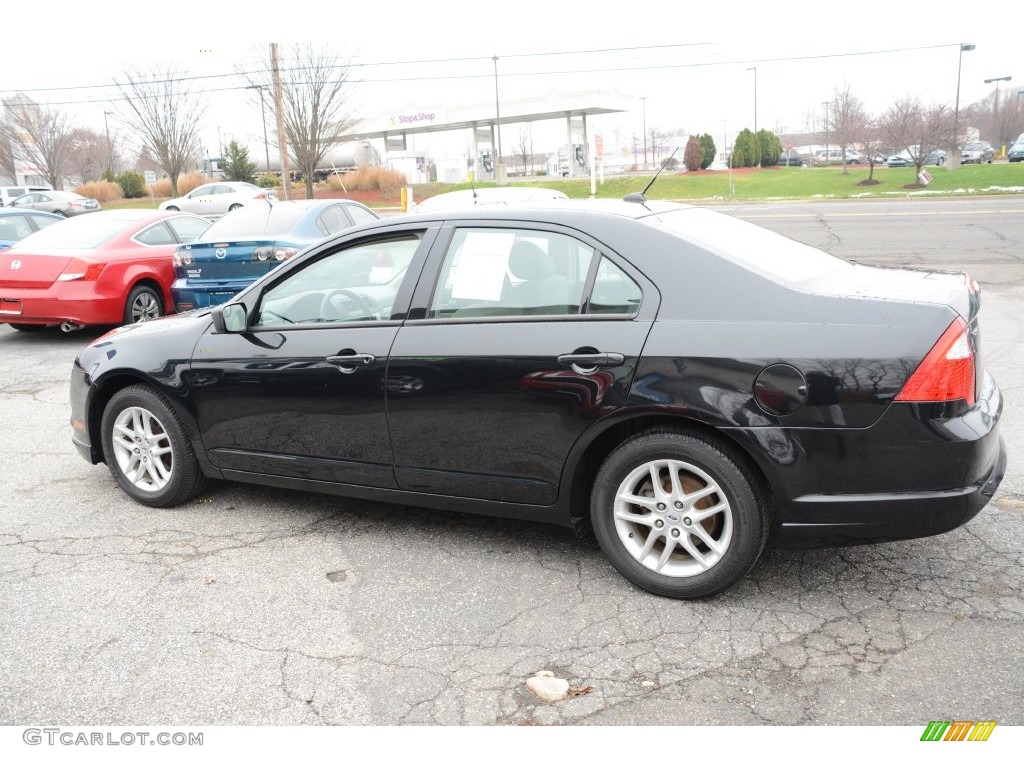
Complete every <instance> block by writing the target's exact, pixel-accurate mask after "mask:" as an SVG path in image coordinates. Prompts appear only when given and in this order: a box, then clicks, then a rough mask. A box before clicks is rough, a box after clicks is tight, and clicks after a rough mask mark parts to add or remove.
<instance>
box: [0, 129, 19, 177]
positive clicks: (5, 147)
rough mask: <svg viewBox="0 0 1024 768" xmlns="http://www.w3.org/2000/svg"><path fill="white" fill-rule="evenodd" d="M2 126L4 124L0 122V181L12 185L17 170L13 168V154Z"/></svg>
mask: <svg viewBox="0 0 1024 768" xmlns="http://www.w3.org/2000/svg"><path fill="white" fill-rule="evenodd" d="M4 125H5V123H2V122H0V179H3V178H7V179H9V180H10V181H11V183H14V182H15V181H17V168H15V167H14V153H13V152H12V151H11V142H10V140H8V139H7V134H6V132H5V130H4Z"/></svg>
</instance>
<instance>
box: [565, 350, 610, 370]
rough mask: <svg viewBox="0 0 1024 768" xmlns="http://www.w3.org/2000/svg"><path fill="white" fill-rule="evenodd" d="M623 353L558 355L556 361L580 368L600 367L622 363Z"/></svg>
mask: <svg viewBox="0 0 1024 768" xmlns="http://www.w3.org/2000/svg"><path fill="white" fill-rule="evenodd" d="M625 359H626V357H625V355H622V354H619V353H618V352H591V353H582V354H575V353H574V354H571V355H559V356H558V362H560V363H561V364H562V365H575V366H578V367H580V368H601V367H606V366H609V365H622V361H623V360H625Z"/></svg>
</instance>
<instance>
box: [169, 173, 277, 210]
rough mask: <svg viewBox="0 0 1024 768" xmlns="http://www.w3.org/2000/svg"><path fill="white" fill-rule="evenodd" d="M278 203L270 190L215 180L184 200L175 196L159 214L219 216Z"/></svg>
mask: <svg viewBox="0 0 1024 768" xmlns="http://www.w3.org/2000/svg"><path fill="white" fill-rule="evenodd" d="M268 199H269V200H270V201H271V202H274V201H276V200H277V193H276V192H275V191H274V190H272V189H261V188H260V187H257V186H256V185H255V184H249V183H247V182H244V181H217V182H214V183H213V184H203V186H201V187H196V188H195V189H193V190H192V191H191V192H189V193H188V194H187V195H185V196H184V197H175V198H172V199H171V200H166V201H164V202H162V203H160V210H162V211H185V212H187V213H198V214H199V215H200V216H220V215H222V214H225V213H227V212H228V211H233V210H235V209H236V208H242V207H244V206H246V205H253V204H255V203H264V204H265V203H266V201H267V200H268Z"/></svg>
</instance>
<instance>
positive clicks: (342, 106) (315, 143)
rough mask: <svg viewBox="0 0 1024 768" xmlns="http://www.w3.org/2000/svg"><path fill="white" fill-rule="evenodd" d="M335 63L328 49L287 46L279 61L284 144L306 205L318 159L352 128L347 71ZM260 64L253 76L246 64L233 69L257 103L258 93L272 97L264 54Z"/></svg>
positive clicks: (337, 55) (334, 55) (337, 56)
mask: <svg viewBox="0 0 1024 768" xmlns="http://www.w3.org/2000/svg"><path fill="white" fill-rule="evenodd" d="M341 58H342V57H341V55H340V53H339V52H338V51H336V50H335V49H333V48H332V47H329V46H322V47H319V48H314V47H313V46H312V45H309V44H305V45H293V46H292V47H291V49H290V51H289V52H288V53H286V54H285V55H283V56H282V57H281V61H280V71H281V90H282V101H283V111H284V132H285V139H287V144H288V151H289V154H290V155H291V158H292V160H294V162H295V166H296V168H297V169H298V170H299V171H300V172H301V173H302V177H303V179H304V180H305V182H306V197H307V198H310V199H311V198H312V197H313V177H314V174H315V172H316V171H317V169H318V168H320V164H321V162H322V161H323V159H324V156H325V155H326V154H327V151H328V150H329V149H330V148H331V146H333V145H334V144H336V143H337V142H338V140H339V137H340V136H342V135H343V134H344V133H345V131H347V130H348V129H349V128H350V127H351V126H352V124H353V123H354V122H355V120H354V119H353V117H352V113H351V110H350V104H349V82H348V80H349V71H348V68H347V67H346V66H345V65H343V64H340V63H339V61H340V60H341ZM264 62H265V66H264V67H263V68H262V70H261V71H259V72H251V71H250V70H251V69H252V62H251V60H248V61H246V62H245V65H244V70H243V68H242V67H240V68H239V70H240V71H245V73H246V74H245V78H246V79H247V80H248V81H249V85H250V86H252V87H253V89H254V90H253V93H254V94H256V95H254V96H253V98H254V99H258V98H259V97H258V93H259V90H258V89H260V88H265V89H267V92H268V93H273V92H274V88H273V71H272V65H271V62H270V55H269V53H267V54H264ZM254 103H258V102H254ZM279 146H280V145H279Z"/></svg>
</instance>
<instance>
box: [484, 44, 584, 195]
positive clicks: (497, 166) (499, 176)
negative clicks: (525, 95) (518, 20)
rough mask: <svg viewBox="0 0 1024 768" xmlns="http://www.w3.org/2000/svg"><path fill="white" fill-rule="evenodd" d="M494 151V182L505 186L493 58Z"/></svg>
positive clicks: (495, 61)
mask: <svg viewBox="0 0 1024 768" xmlns="http://www.w3.org/2000/svg"><path fill="white" fill-rule="evenodd" d="M493 59H494V142H495V144H494V151H495V152H496V153H497V156H496V157H495V158H494V180H495V181H497V182H498V184H505V178H504V174H503V173H502V172H501V169H502V165H501V100H500V99H499V98H498V57H497V56H494V57H493ZM569 167H570V168H571V167H572V145H571V144H570V146H569Z"/></svg>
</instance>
